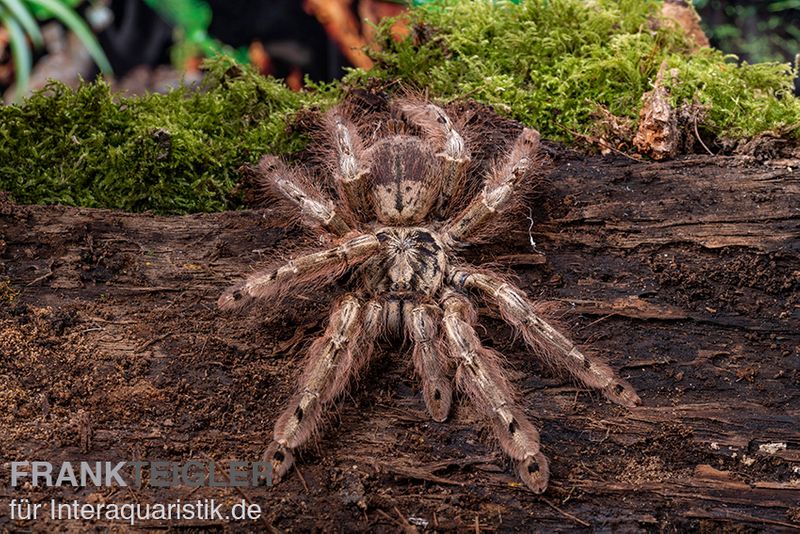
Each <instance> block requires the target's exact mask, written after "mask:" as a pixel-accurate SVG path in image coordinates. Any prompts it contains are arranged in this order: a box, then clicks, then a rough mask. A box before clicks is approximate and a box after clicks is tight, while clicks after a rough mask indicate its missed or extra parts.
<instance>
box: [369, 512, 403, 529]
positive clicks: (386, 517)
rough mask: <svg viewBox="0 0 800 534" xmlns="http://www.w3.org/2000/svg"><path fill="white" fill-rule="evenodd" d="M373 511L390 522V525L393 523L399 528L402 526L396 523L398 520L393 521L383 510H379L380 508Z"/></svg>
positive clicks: (398, 522)
mask: <svg viewBox="0 0 800 534" xmlns="http://www.w3.org/2000/svg"><path fill="white" fill-rule="evenodd" d="M375 511H376V512H378V514H380V515H381V516H382V517H383V518H384V519H386V520H387V521H391V522H392V523H394V524H395V525H400V526H402V525H403V524H402V523H401V522H400V521H398V520H397V519H395V518H394V517H392V516H390V515H389V514H387V513H386V512H384V511H383V510H381V509H380V508H376V509H375Z"/></svg>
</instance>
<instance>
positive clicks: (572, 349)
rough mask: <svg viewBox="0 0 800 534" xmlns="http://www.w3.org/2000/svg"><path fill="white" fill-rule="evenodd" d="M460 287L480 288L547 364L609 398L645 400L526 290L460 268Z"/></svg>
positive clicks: (453, 278) (626, 402)
mask: <svg viewBox="0 0 800 534" xmlns="http://www.w3.org/2000/svg"><path fill="white" fill-rule="evenodd" d="M450 283H451V284H452V285H454V286H455V287H457V288H470V289H477V290H478V291H480V292H481V293H482V294H483V295H484V296H486V297H488V298H489V300H491V301H492V302H493V303H494V304H495V305H496V306H497V307H498V308H500V313H501V314H502V316H503V319H505V320H506V322H508V323H510V324H511V325H513V326H514V327H516V328H517V329H518V330H519V331H520V332H521V333H522V337H523V338H524V339H525V342H526V343H527V344H528V345H529V346H530V347H532V348H533V349H535V350H536V353H537V354H539V355H540V356H541V357H542V358H543V359H544V360H545V361H546V362H547V363H549V364H552V365H554V366H555V367H557V368H559V369H561V370H564V371H566V372H568V373H569V374H570V375H571V376H572V377H574V378H575V379H577V380H578V381H579V382H581V383H583V384H584V385H586V386H587V387H590V388H592V389H597V390H600V391H602V392H603V394H604V395H605V396H606V397H608V399H609V400H611V401H613V402H615V403H617V404H620V405H622V406H627V407H633V406H636V405H637V404H639V403H640V402H641V400H640V399H639V396H638V395H637V394H636V391H635V390H634V389H633V387H632V386H631V385H630V384H629V383H628V382H626V381H625V380H623V379H621V378H620V377H619V376H617V374H616V373H615V372H614V370H613V369H611V367H609V366H608V365H607V364H605V363H603V362H601V361H599V360H598V359H595V358H590V357H588V356H586V355H585V354H583V353H582V352H581V351H580V350H579V349H578V347H576V346H575V344H573V343H572V342H571V341H570V340H569V339H567V338H566V337H565V336H564V335H563V334H562V333H561V332H559V331H558V330H556V329H555V328H554V327H553V326H552V325H550V324H549V323H548V322H547V321H545V320H544V319H542V318H541V317H540V316H539V315H538V314H537V308H536V306H535V305H534V304H533V303H532V302H530V301H529V300H528V299H527V298H526V297H525V293H524V292H523V291H522V290H521V289H519V288H517V287H515V286H513V285H512V284H509V283H508V282H506V281H504V280H503V279H501V278H499V277H497V276H492V275H489V274H485V273H480V272H470V271H464V270H457V271H455V272H453V273H452V274H451V275H450Z"/></svg>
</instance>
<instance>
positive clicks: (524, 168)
mask: <svg viewBox="0 0 800 534" xmlns="http://www.w3.org/2000/svg"><path fill="white" fill-rule="evenodd" d="M538 150H539V132H537V131H536V130H531V129H530V128H525V129H523V130H522V133H521V134H520V135H519V137H517V140H516V141H515V142H514V146H513V148H512V149H511V152H510V153H509V154H508V156H507V157H506V158H505V161H504V162H503V163H502V165H500V166H499V167H497V168H495V169H494V170H493V171H492V172H491V173H490V175H489V177H488V178H487V180H486V184H485V185H484V187H483V191H481V192H480V193H479V194H478V195H477V196H476V197H475V198H474V199H473V200H472V202H470V203H469V205H468V206H467V207H466V208H465V209H464V211H463V212H461V214H460V215H458V216H457V217H455V218H454V219H453V221H452V222H450V224H448V225H447V227H446V228H445V236H446V237H445V238H446V239H447V240H448V241H449V242H450V243H457V242H459V241H465V240H467V239H468V238H470V237H473V238H474V237H476V236H481V237H482V236H484V234H487V233H488V234H489V235H495V234H496V233H497V232H492V231H491V230H492V228H491V223H492V221H494V220H495V219H497V217H498V216H499V215H502V214H503V213H504V212H506V211H507V210H508V209H509V208H510V207H512V206H513V204H514V203H515V202H518V201H519V200H520V199H521V197H522V196H524V195H523V194H522V192H523V191H522V190H521V186H522V185H523V181H524V180H525V179H526V178H527V177H528V176H530V175H531V173H532V172H533V171H535V170H537V169H538V168H539V167H541V160H540V159H537V157H536V156H537V153H538Z"/></svg>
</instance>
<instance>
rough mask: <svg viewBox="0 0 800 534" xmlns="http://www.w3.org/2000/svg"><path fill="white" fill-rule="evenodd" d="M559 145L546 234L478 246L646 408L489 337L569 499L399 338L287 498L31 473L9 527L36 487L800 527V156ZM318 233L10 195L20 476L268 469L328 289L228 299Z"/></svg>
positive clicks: (1, 317)
mask: <svg viewBox="0 0 800 534" xmlns="http://www.w3.org/2000/svg"><path fill="white" fill-rule="evenodd" d="M554 151H555V154H556V158H555V169H554V171H553V174H552V177H551V183H552V186H553V190H552V191H551V192H550V193H549V194H548V195H547V197H546V202H545V207H546V209H544V210H542V209H536V210H535V211H534V210H532V212H531V213H532V216H533V218H534V219H535V220H536V224H535V225H534V226H533V228H532V229H531V230H530V231H529V226H530V223H529V222H528V221H526V220H525V219H524V218H523V219H521V220H520V221H519V231H518V232H517V233H515V234H514V235H511V236H504V238H503V240H502V242H499V243H497V244H495V245H492V246H490V247H484V248H481V249H478V250H472V251H469V257H470V259H471V260H472V261H476V262H495V263H499V264H500V265H505V266H506V267H507V268H509V269H512V268H513V270H514V272H515V274H516V276H517V277H518V278H519V280H520V284H521V285H522V287H523V288H524V289H526V291H528V293H529V294H530V295H531V296H532V297H534V298H537V299H541V300H547V301H550V302H552V303H553V304H554V305H555V306H556V307H557V308H558V309H559V310H561V311H559V312H557V313H559V314H560V315H562V317H561V322H562V324H563V325H564V327H565V329H566V330H567V331H568V333H569V334H570V336H571V337H572V338H573V339H575V340H576V341H578V342H580V343H581V344H582V346H584V347H587V348H590V349H591V351H592V352H594V353H595V354H598V355H600V356H602V357H605V358H607V359H608V360H609V361H610V362H611V364H612V365H613V366H614V367H615V368H617V369H619V370H620V371H621V373H622V374H623V375H624V376H625V377H627V378H628V379H629V380H630V381H631V383H632V384H633V385H634V386H635V387H636V388H637V390H638V392H639V394H640V395H641V397H642V399H643V405H642V406H641V407H638V408H636V409H633V410H630V411H628V410H625V409H621V408H618V407H615V406H613V405H610V404H609V403H608V402H607V401H605V400H603V399H601V398H599V397H598V396H597V395H595V394H591V393H588V392H584V391H582V390H580V389H578V388H576V387H574V386H573V385H572V384H570V383H569V381H566V380H564V379H563V378H559V377H557V376H554V375H553V374H552V373H551V372H550V371H548V370H547V369H544V368H542V366H541V365H539V363H538V362H537V361H536V360H534V359H533V358H532V357H531V356H530V355H529V354H528V353H527V351H526V350H525V347H524V346H523V345H522V344H521V342H520V341H519V340H515V339H514V336H513V334H512V332H511V330H510V329H509V328H508V327H507V326H505V325H504V324H503V323H501V322H500V321H498V320H497V318H496V317H493V316H492V314H491V311H490V310H482V311H485V312H487V315H488V317H486V319H485V320H484V323H483V324H484V326H485V328H484V329H483V330H481V334H482V336H483V337H484V339H485V341H486V343H487V344H488V345H491V346H493V347H494V348H496V349H498V350H500V351H501V352H503V353H504V354H505V355H506V356H507V359H508V364H509V367H511V368H513V369H514V370H513V372H512V376H513V379H514V382H515V383H516V385H517V386H518V387H519V388H520V389H521V391H522V393H523V396H522V401H523V403H524V405H525V406H526V409H527V411H528V413H529V414H530V415H531V416H532V417H533V418H534V419H535V420H536V421H537V422H538V423H539V425H540V427H541V433H542V440H543V446H544V450H545V452H546V454H547V455H548V456H549V457H550V460H551V467H552V471H553V472H552V480H551V485H550V488H549V489H548V491H547V493H546V494H545V495H544V496H542V497H537V496H534V495H531V494H530V493H528V492H527V491H526V490H525V488H523V487H521V486H520V484H519V483H518V482H517V480H516V479H515V478H514V475H513V470H512V469H511V467H510V466H509V465H508V464H507V462H506V461H505V460H504V459H503V456H502V455H501V454H500V453H499V452H498V451H497V449H496V448H495V446H494V444H493V443H492V442H491V439H490V438H489V434H488V433H487V432H486V431H485V430H481V423H480V419H479V418H478V417H477V415H476V414H475V413H474V412H473V411H472V410H471V409H470V408H469V406H467V405H466V403H465V401H464V399H462V400H461V401H460V402H459V405H458V408H457V410H456V413H455V414H454V416H453V417H452V418H451V420H449V421H448V422H445V423H435V422H432V421H430V420H429V419H428V417H427V416H426V413H425V408H424V404H423V403H422V400H421V396H420V393H419V388H418V386H417V382H416V381H415V379H414V378H413V376H412V372H411V367H410V365H409V360H410V358H409V353H408V350H407V349H400V348H398V347H392V346H391V345H388V344H387V345H385V346H383V347H382V350H383V352H384V353H385V357H384V358H383V359H382V360H381V362H380V363H378V364H376V365H375V366H373V368H372V369H371V370H370V371H369V373H368V374H367V375H366V376H365V377H364V378H363V379H362V381H361V383H360V386H359V387H357V388H356V389H355V390H354V392H353V393H352V394H351V396H349V397H348V398H346V399H344V400H343V401H342V402H341V403H340V404H339V407H338V408H337V410H336V414H335V417H334V418H333V420H332V422H331V424H330V425H328V428H327V429H326V431H325V433H324V434H323V435H321V436H319V437H318V438H317V439H316V446H315V447H311V448H310V450H307V451H305V452H304V453H303V454H302V455H301V457H300V459H299V469H298V472H297V473H295V474H293V475H292V476H291V477H290V478H289V479H288V480H287V481H285V482H283V483H282V484H281V485H279V486H276V487H273V488H245V489H244V490H242V492H238V491H236V490H233V489H218V488H201V489H198V490H192V489H191V488H185V487H180V488H173V489H163V488H151V487H143V488H141V489H136V488H132V489H130V490H120V489H99V490H98V489H91V488H90V489H86V490H78V491H72V490H64V489H59V488H54V489H50V490H47V489H42V488H28V489H14V488H9V485H8V467H7V465H6V466H3V467H2V469H0V474H2V477H3V478H2V481H1V482H2V483H1V484H0V510H3V512H4V513H2V514H0V528H12V526H14V524H12V522H10V520H9V518H8V515H7V514H6V513H5V512H6V511H7V510H6V509H4V508H3V507H5V506H6V504H7V502H8V500H9V499H11V498H14V497H17V498H20V497H23V496H27V497H29V498H32V499H34V500H41V499H49V498H51V497H54V498H57V499H63V500H68V499H71V498H78V499H79V500H81V501H87V500H92V499H95V500H97V499H105V500H106V501H108V502H137V501H138V502H169V501H174V499H177V498H182V499H189V498H191V499H198V498H204V497H216V498H218V499H222V500H225V501H226V502H233V501H238V500H240V499H241V498H242V495H244V496H245V497H246V499H248V500H249V501H252V502H254V503H258V504H260V505H261V506H262V508H263V511H264V518H263V519H262V520H260V521H258V522H249V523H248V522H239V523H236V525H237V526H238V527H240V528H242V529H251V530H261V529H263V528H266V527H267V526H269V527H270V528H272V527H274V528H277V529H280V530H284V529H287V530H294V531H306V530H310V529H312V528H319V529H322V530H324V531H339V530H342V531H374V530H389V531H392V530H410V529H413V528H417V529H419V530H424V528H425V525H427V528H428V529H432V530H433V529H438V530H443V531H446V530H472V531H476V529H478V530H482V531H498V532H506V531H531V530H534V529H542V530H551V529H559V530H569V529H572V528H576V529H585V528H587V527H591V528H595V529H600V530H625V531H629V530H637V529H652V530H662V529H666V530H673V529H677V530H686V529H691V530H707V529H713V530H717V529H720V528H721V529H734V528H735V527H736V526H737V525H744V526H747V527H753V528H755V529H757V530H765V531H781V530H785V531H790V530H797V529H800V387H799V386H800V180H799V179H798V176H800V160H781V161H769V162H758V161H754V160H749V159H745V158H733V157H696V156H695V157H685V158H681V159H678V160H674V161H670V162H666V163H657V164H656V163H637V162H633V161H630V160H625V159H606V158H601V157H591V156H583V155H581V154H577V153H572V152H568V151H563V150H561V149H558V148H555V149H554ZM295 236H296V233H294V231H292V230H287V229H282V228H274V227H272V226H271V224H270V220H269V216H268V212H267V213H266V214H265V213H262V212H257V211H241V212H230V213H221V214H215V215H193V216H186V217H156V216H151V215H147V214H142V215H135V214H128V213H121V212H115V211H109V210H91V209H74V208H66V207H58V206H56V207H42V206H17V205H14V204H13V203H11V202H9V201H4V202H2V204H0V258H2V268H1V270H0V276H2V277H4V278H0V280H5V281H4V282H2V283H0V289H2V290H0V299H2V301H3V302H4V305H3V309H2V311H0V450H2V451H3V458H4V461H7V460H9V459H39V460H49V461H53V462H60V461H63V460H67V459H70V460H79V459H102V460H115V461H121V460H134V459H145V460H153V459H162V460H174V461H183V460H187V459H189V458H194V459H198V458H199V459H203V458H213V459H215V460H218V461H227V460H231V459H238V460H244V461H256V460H258V459H259V458H260V454H261V452H262V450H263V447H264V445H265V444H266V443H267V441H268V440H269V436H270V434H271V425H272V422H273V421H274V418H275V416H276V415H277V413H278V411H279V410H280V408H281V407H282V405H283V404H284V402H285V401H286V399H287V398H288V396H289V395H290V394H291V391H292V389H293V387H294V380H295V378H296V377H297V375H298V373H299V372H300V366H301V363H302V350H303V348H304V347H306V346H307V345H308V340H309V338H310V337H312V336H313V335H315V334H316V333H318V332H319V330H320V327H321V325H322V322H321V321H324V319H323V318H324V314H325V310H326V305H327V303H326V299H325V298H324V296H325V295H305V296H303V295H298V298H296V299H295V300H293V301H292V306H291V308H290V309H289V310H288V311H287V312H285V313H284V312H281V313H278V310H275V309H271V308H270V305H269V303H267V304H266V305H265V306H262V307H260V308H257V309H255V310H253V311H251V312H247V313H240V314H233V315H232V314H225V313H220V312H218V311H217V310H216V308H215V300H216V298H217V296H218V295H219V293H220V292H221V291H222V290H223V289H224V288H225V287H226V286H227V285H228V284H229V283H231V282H232V281H234V280H236V279H238V278H239V277H240V276H241V275H242V274H243V273H246V272H248V271H249V270H250V269H252V268H253V266H254V265H256V264H257V263H258V262H259V261H261V260H267V259H271V258H273V257H274V256H275V255H276V254H278V253H282V252H280V251H283V250H285V249H286V248H287V246H288V245H289V244H290V243H291V242H292V239H293V238H294V237H295ZM532 243H533V244H532ZM12 296H13V297H14V298H13V301H9V299H10V298H11V297H12ZM562 312H563V314H562ZM190 523H191V522H190ZM209 524H210V523H209ZM24 525H25V524H24V523H18V524H16V526H18V527H19V526H24ZM73 525H77V523H73ZM148 525H149V526H156V525H157V523H152V522H151V523H145V526H148Z"/></svg>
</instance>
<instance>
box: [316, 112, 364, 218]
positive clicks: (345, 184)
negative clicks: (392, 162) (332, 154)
mask: <svg viewBox="0 0 800 534" xmlns="http://www.w3.org/2000/svg"><path fill="white" fill-rule="evenodd" d="M327 127H328V131H329V132H330V135H331V137H332V138H333V144H334V148H335V151H336V160H337V164H336V168H335V171H334V173H333V174H334V177H335V178H336V186H337V188H338V190H339V196H340V198H342V200H343V201H344V202H345V203H346V204H347V206H348V207H349V208H350V210H351V211H352V212H353V213H355V214H356V215H357V216H358V217H359V219H360V220H361V221H367V220H369V218H370V216H371V215H372V214H373V211H374V210H373V209H372V204H371V202H370V197H369V188H370V183H369V180H367V179H366V176H367V174H369V165H367V164H366V162H365V161H364V159H365V157H364V149H363V145H362V142H361V138H360V137H359V135H358V131H357V130H356V128H355V126H353V124H352V123H351V122H349V121H347V120H346V119H344V118H343V117H342V116H341V115H339V114H338V113H333V114H331V115H329V116H328V120H327Z"/></svg>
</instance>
